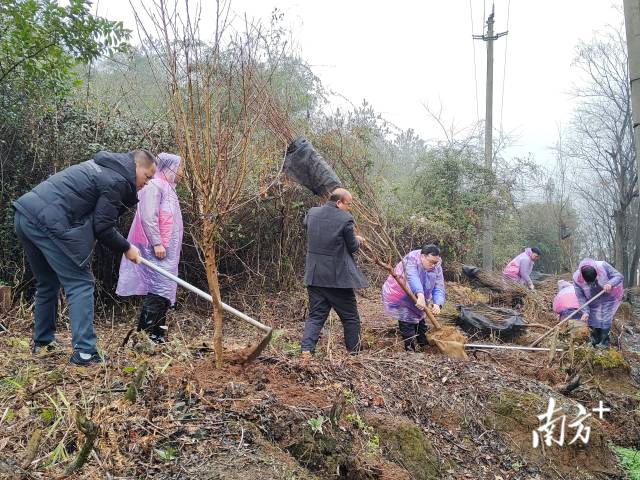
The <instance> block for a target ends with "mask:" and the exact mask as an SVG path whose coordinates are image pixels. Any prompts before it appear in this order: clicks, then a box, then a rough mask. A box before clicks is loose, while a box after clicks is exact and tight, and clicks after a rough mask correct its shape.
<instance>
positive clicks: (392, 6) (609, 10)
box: [98, 0, 622, 164]
mask: <svg viewBox="0 0 640 480" xmlns="http://www.w3.org/2000/svg"><path fill="white" fill-rule="evenodd" d="M212 3H213V1H212V0H208V1H205V2H204V4H205V5H206V4H212ZM509 3H510V5H509ZM621 3H622V0H615V1H610V0H560V1H558V0H555V1H553V0H536V1H532V0H527V1H525V0H514V1H512V2H510V0H496V2H495V21H496V23H495V31H496V32H502V31H505V30H507V28H508V30H509V34H508V36H506V37H502V38H500V39H499V40H497V41H496V42H495V43H494V45H495V64H494V128H496V129H499V127H500V123H501V120H502V125H503V128H504V130H505V131H507V132H512V133H515V135H516V136H517V145H516V146H514V147H512V148H511V149H510V150H508V151H507V152H505V153H506V154H507V155H509V156H513V155H526V154H527V153H528V152H531V153H532V154H533V155H534V158H535V159H536V160H537V161H538V162H540V163H543V164H549V163H548V162H550V161H551V158H552V154H551V152H550V151H549V149H548V147H550V146H552V145H553V144H554V143H555V141H556V137H557V126H558V124H566V123H568V122H569V120H570V117H571V112H572V109H573V108H574V103H573V99H572V96H571V90H572V86H573V85H575V84H576V82H578V81H579V73H578V71H577V70H576V69H575V68H573V67H572V61H573V59H574V57H575V46H576V44H577V43H578V41H579V40H580V39H583V40H585V41H586V40H589V39H590V38H591V37H592V36H593V34H594V32H596V31H597V30H602V29H604V28H605V27H606V26H607V25H618V24H619V23H620V22H621V21H622V13H621V7H620V5H621ZM276 7H277V8H278V9H279V10H280V11H281V12H283V13H284V15H285V17H284V24H285V25H286V26H288V27H289V28H290V30H291V31H292V38H293V41H294V42H295V44H296V48H297V49H298V51H299V53H300V55H301V56H302V57H303V58H304V59H305V60H306V61H307V62H308V63H309V64H310V65H311V66H312V69H313V71H314V73H315V74H316V75H317V76H318V77H319V78H320V79H321V80H322V82H323V84H324V85H325V86H326V87H328V88H330V89H331V90H333V91H335V92H338V93H340V94H342V95H344V96H345V97H346V98H348V99H349V100H350V101H351V102H353V103H355V104H359V103H361V102H362V100H363V99H366V100H367V101H368V102H369V103H370V104H372V105H373V107H374V108H375V109H376V110H377V111H378V112H380V113H381V114H382V115H383V116H384V117H385V118H386V119H387V120H389V121H390V122H392V123H394V124H395V125H397V126H398V127H400V128H402V129H407V128H413V129H414V130H415V131H417V132H418V134H420V135H421V136H422V137H423V138H425V139H427V140H433V139H438V138H442V135H441V133H440V132H439V129H438V127H437V126H436V125H435V124H434V122H433V121H432V120H430V118H429V117H428V115H427V114H426V113H425V110H424V107H423V104H428V105H430V106H432V107H434V108H439V107H440V106H442V108H443V113H444V116H445V118H446V119H447V120H448V122H452V121H453V122H454V123H455V125H456V126H458V127H465V126H468V125H470V124H472V123H474V122H475V121H477V120H478V118H480V119H483V118H484V116H485V115H484V111H485V75H486V73H485V69H486V45H485V42H483V41H479V40H475V41H472V39H471V34H472V33H473V34H482V33H483V26H484V22H485V20H486V16H487V15H488V14H489V11H490V9H491V3H490V2H489V1H487V2H483V0H471V2H470V1H469V0H448V1H435V0H422V1H409V0H395V1H394V2H383V1H365V0H351V1H347V0H322V1H302V0H232V10H233V11H234V12H236V14H237V15H239V16H241V15H242V14H243V13H245V12H246V13H247V15H248V16H249V17H250V18H257V19H262V20H264V22H265V23H267V24H268V22H269V18H270V15H271V11H272V10H273V9H274V8H276ZM130 10H131V9H130V6H129V1H128V0H108V1H103V2H101V3H100V4H99V6H98V13H99V14H101V15H104V16H107V17H108V18H110V19H118V20H123V21H124V22H125V25H126V26H127V27H128V28H131V29H134V24H133V16H132V14H131V11H130ZM472 13H473V17H472ZM483 14H484V18H483ZM507 16H508V26H507ZM472 18H473V23H472ZM472 25H473V27H472ZM202 26H203V28H204V27H206V22H203V25H202ZM474 44H475V75H474V48H473V47H474ZM505 49H506V69H505ZM476 77H477V83H476ZM503 78H504V82H503ZM476 85H477V97H476ZM503 86H504V88H503ZM503 91H504V94H503ZM503 95H504V107H502V98H503ZM336 102H339V100H338V99H336ZM337 104H338V103H336V105H337Z"/></svg>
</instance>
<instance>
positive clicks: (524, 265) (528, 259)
mask: <svg viewBox="0 0 640 480" xmlns="http://www.w3.org/2000/svg"><path fill="white" fill-rule="evenodd" d="M541 256H542V250H540V249H539V248H538V247H533V248H527V249H525V251H524V252H522V253H521V254H520V255H518V256H517V257H516V258H514V259H513V260H511V261H510V262H509V263H508V264H507V266H506V267H504V270H503V271H502V274H503V275H504V276H505V277H507V278H508V279H510V280H513V281H514V282H518V283H520V284H522V285H525V286H527V287H529V288H530V289H531V290H533V289H534V286H533V282H532V281H531V272H532V271H533V264H534V263H535V262H537V261H538V259H539V258H540V257H541Z"/></svg>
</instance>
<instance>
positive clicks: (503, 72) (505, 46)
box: [500, 0, 511, 135]
mask: <svg viewBox="0 0 640 480" xmlns="http://www.w3.org/2000/svg"><path fill="white" fill-rule="evenodd" d="M510 13H511V0H509V3H508V4H507V32H508V31H509V15H510ZM508 47H509V36H507V38H506V39H505V42H504V65H503V67H502V99H501V100H500V134H501V135H502V112H503V110H504V82H505V79H506V77H507V48H508Z"/></svg>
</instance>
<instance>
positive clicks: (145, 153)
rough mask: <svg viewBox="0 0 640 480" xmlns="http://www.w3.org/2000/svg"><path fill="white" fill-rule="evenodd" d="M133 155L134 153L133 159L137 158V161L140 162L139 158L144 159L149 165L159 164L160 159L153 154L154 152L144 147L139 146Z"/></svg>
mask: <svg viewBox="0 0 640 480" xmlns="http://www.w3.org/2000/svg"><path fill="white" fill-rule="evenodd" d="M129 153H131V155H133V159H134V160H135V162H136V163H138V160H142V161H144V162H145V163H146V164H147V165H150V164H152V163H153V164H157V163H158V161H157V160H156V157H154V156H153V154H152V153H151V152H150V151H149V150H145V149H144V148H139V149H137V150H132V151H131V152H129Z"/></svg>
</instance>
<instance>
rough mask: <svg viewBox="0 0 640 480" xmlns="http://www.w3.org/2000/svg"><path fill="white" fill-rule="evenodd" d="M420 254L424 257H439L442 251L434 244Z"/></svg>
mask: <svg viewBox="0 0 640 480" xmlns="http://www.w3.org/2000/svg"><path fill="white" fill-rule="evenodd" d="M420 253H422V255H433V256H436V257H439V256H440V249H439V248H438V247H437V246H436V245H434V244H433V243H432V244H429V245H425V246H424V247H422V250H421V252H420Z"/></svg>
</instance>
